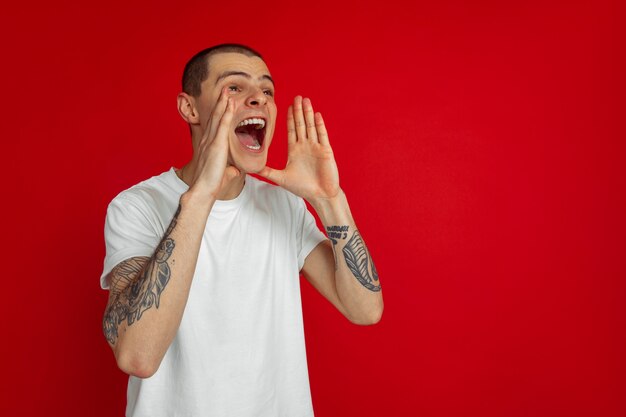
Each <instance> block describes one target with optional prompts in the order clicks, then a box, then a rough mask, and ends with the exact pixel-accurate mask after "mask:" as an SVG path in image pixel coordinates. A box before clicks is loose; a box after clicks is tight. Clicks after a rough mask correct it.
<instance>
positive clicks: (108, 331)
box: [102, 194, 213, 378]
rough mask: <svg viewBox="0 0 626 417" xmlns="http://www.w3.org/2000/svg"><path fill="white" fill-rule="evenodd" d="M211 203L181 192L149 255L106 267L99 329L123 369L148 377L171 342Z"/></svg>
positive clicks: (193, 268)
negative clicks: (108, 287) (108, 285)
mask: <svg viewBox="0 0 626 417" xmlns="http://www.w3.org/2000/svg"><path fill="white" fill-rule="evenodd" d="M212 205H213V204H212V202H209V203H208V204H207V202H203V201H198V199H196V200H194V196H193V195H189V194H184V195H183V196H182V197H181V203H180V206H179V208H178V210H177V212H176V214H175V215H174V217H173V219H172V222H171V223H170V226H169V228H168V229H167V231H166V232H165V235H164V236H163V239H162V240H161V243H160V244H159V246H158V247H157V249H156V250H155V252H154V254H153V255H152V257H150V258H147V257H136V258H131V259H128V260H126V261H124V262H121V263H120V264H118V265H117V266H116V267H115V268H114V269H113V270H112V271H111V273H110V275H109V279H110V283H111V290H110V293H109V302H108V305H107V307H106V310H105V313H104V319H103V323H102V327H103V331H104V335H105V337H106V339H107V341H108V342H109V345H110V346H111V348H112V349H113V352H114V353H115V358H116V359H117V363H118V365H119V367H120V369H122V370H123V371H124V372H126V373H128V374H132V375H135V376H138V377H141V378H147V377H149V376H151V375H152V374H154V372H156V370H157V369H158V367H159V364H160V363H161V360H162V359H163V356H164V355H165V352H166V351H167V348H168V347H169V345H170V344H171V343H172V340H173V339H174V336H175V335H176V331H177V330H178V326H179V325H180V321H181V319H182V315H183V312H184V310H185V305H186V304H187V298H188V296H189V289H190V288H191V282H192V278H193V274H194V271H195V266H196V261H197V259H198V252H199V249H200V243H201V239H202V233H203V231H204V227H205V225H206V220H207V218H208V214H209V212H210V210H211V207H212ZM166 289H167V291H166Z"/></svg>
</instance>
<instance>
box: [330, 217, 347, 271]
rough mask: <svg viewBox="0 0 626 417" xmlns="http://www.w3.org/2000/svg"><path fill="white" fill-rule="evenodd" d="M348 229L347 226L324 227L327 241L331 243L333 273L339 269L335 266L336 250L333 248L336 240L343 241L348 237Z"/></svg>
mask: <svg viewBox="0 0 626 417" xmlns="http://www.w3.org/2000/svg"><path fill="white" fill-rule="evenodd" d="M348 228H349V226H326V234H327V235H328V239H330V241H331V242H333V256H334V257H335V271H336V270H337V268H338V267H339V265H337V250H336V248H335V246H337V240H338V239H345V238H347V237H348Z"/></svg>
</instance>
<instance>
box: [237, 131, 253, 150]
mask: <svg viewBox="0 0 626 417" xmlns="http://www.w3.org/2000/svg"><path fill="white" fill-rule="evenodd" d="M235 133H236V134H237V137H238V138H239V141H240V142H241V143H243V144H244V145H246V146H251V147H257V146H259V141H258V140H257V138H256V136H253V135H251V134H250V133H248V132H235Z"/></svg>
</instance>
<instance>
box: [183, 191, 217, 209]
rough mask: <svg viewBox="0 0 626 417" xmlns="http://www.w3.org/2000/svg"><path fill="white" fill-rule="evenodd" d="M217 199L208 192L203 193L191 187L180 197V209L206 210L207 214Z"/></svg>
mask: <svg viewBox="0 0 626 417" xmlns="http://www.w3.org/2000/svg"><path fill="white" fill-rule="evenodd" d="M215 200H217V198H216V197H215V195H213V194H212V193H209V192H205V191H203V190H200V189H198V188H195V187H191V188H190V189H188V190H187V191H185V192H184V193H183V194H181V196H180V205H181V207H189V208H201V209H202V208H203V209H206V210H207V213H208V212H210V211H211V208H213V204H214V203H215Z"/></svg>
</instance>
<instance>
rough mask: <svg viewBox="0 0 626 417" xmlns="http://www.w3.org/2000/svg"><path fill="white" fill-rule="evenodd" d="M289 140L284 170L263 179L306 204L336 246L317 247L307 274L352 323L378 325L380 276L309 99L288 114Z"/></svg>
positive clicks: (319, 117)
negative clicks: (308, 204) (359, 229)
mask: <svg viewBox="0 0 626 417" xmlns="http://www.w3.org/2000/svg"><path fill="white" fill-rule="evenodd" d="M287 135H288V136H287V139H288V143H289V155H288V161H287V166H286V167H285V169H283V170H276V169H273V168H270V167H265V169H264V170H263V171H261V172H260V174H261V175H263V176H265V177H267V178H268V179H270V180H272V181H274V182H275V183H276V184H278V185H280V186H281V187H283V188H286V189H287V190H289V191H291V192H292V193H294V194H296V195H298V196H300V197H302V198H304V199H306V200H307V201H308V202H309V203H310V204H311V205H312V206H313V208H314V209H315V211H316V212H317V214H318V215H319V217H320V219H321V220H322V222H323V223H324V226H325V227H326V230H327V233H328V237H329V238H330V239H331V241H332V242H333V243H332V245H331V244H330V243H329V242H322V243H320V244H319V245H317V247H316V248H315V249H314V250H313V251H312V252H311V253H310V254H309V256H307V259H306V261H305V263H304V266H303V269H302V272H303V274H304V276H305V277H306V278H307V279H308V280H309V282H310V283H311V284H312V285H313V286H314V287H315V288H316V289H317V290H318V291H319V292H320V293H321V294H322V295H324V296H325V297H326V298H327V299H328V300H329V301H330V302H331V303H332V304H333V305H334V306H335V307H337V309H338V310H339V311H341V313H342V314H343V315H344V316H346V317H347V318H348V319H349V320H350V321H351V322H353V323H356V324H374V323H377V322H378V321H379V320H380V318H381V316H382V314H383V308H384V306H383V297H382V291H381V286H380V282H379V279H378V273H377V271H376V268H375V267H374V263H373V261H372V258H371V256H370V253H369V251H368V249H367V247H366V246H365V242H364V241H363V237H362V236H361V234H360V233H359V231H358V230H357V227H356V224H355V223H354V219H353V218H352V214H351V213H350V207H349V205H348V200H347V198H346V196H345V194H344V192H343V191H342V190H341V187H340V186H339V172H338V169H337V163H336V162H335V158H334V155H333V150H332V148H331V146H330V141H329V139H328V133H327V132H326V126H325V124H324V120H323V119H322V115H321V114H320V113H314V111H313V106H312V105H311V101H310V100H309V99H302V97H300V96H297V97H296V98H295V99H294V103H293V105H292V106H290V107H289V109H288V110H287Z"/></svg>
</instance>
